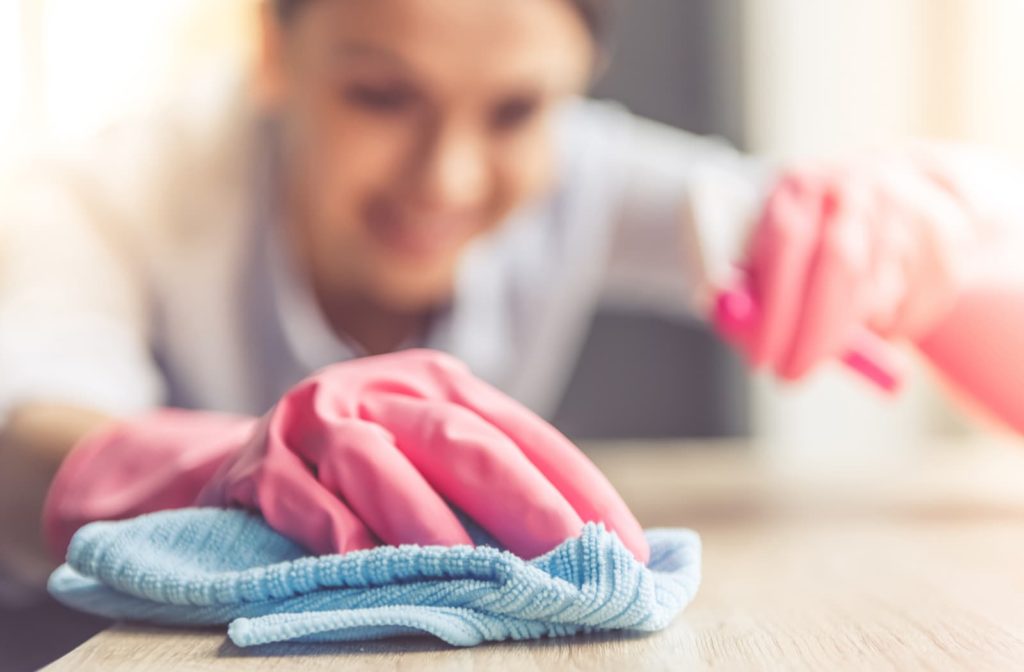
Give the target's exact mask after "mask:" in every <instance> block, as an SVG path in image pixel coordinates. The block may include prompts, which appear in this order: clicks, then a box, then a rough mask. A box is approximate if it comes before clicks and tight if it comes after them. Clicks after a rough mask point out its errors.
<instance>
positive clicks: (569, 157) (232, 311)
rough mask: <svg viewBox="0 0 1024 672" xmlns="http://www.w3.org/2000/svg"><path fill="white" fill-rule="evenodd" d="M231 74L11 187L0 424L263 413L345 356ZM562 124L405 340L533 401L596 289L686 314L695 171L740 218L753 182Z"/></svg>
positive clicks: (686, 148) (565, 372) (719, 160)
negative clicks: (529, 181) (64, 410)
mask: <svg viewBox="0 0 1024 672" xmlns="http://www.w3.org/2000/svg"><path fill="white" fill-rule="evenodd" d="M243 88H244V87H238V86H224V85H223V83H222V82H220V83H216V82H214V83H207V85H205V86H204V87H201V90H199V91H197V92H195V94H193V95H190V96H187V97H185V98H184V99H183V100H182V101H180V104H177V105H171V106H167V107H165V108H164V109H162V110H161V112H160V113H159V114H156V115H153V116H152V117H151V118H148V119H146V120H143V121H140V122H137V123H133V124H130V125H125V126H123V127H120V128H118V129H117V130H114V131H112V132H110V133H108V134H106V135H104V136H103V137H100V138H97V141H96V143H95V145H93V146H91V147H89V148H84V149H83V150H82V151H79V152H76V153H75V154H74V156H70V157H65V158H63V159H61V160H59V161H56V162H41V163H40V164H39V165H37V166H34V167H33V168H32V169H30V170H26V171H24V172H23V173H22V174H19V175H18V176H17V177H14V178H12V179H10V180H7V181H5V182H4V186H3V187H2V190H0V418H2V417H3V415H4V414H5V412H6V411H7V410H9V409H10V408H12V407H13V406H14V405H17V404H20V403H25V402H29V401H39V400H43V401H48V402H64V403H75V404H82V405H86V406H90V407H94V408H97V409H100V410H106V411H110V412H112V413H121V414H127V413H133V412H138V411H142V410H144V409H147V408H150V407H153V406H158V405H174V406H181V407H186V408H200V409H209V410H219V411H231V412H242V413H253V414H256V413H262V412H264V411H266V410H267V409H268V408H269V407H270V405H271V404H272V403H273V402H274V401H275V400H276V399H277V398H278V397H279V396H280V395H281V393H283V392H284V391H285V390H287V389H288V387H289V386H291V385H293V384H294V383H296V382H298V381H299V380H300V379H301V378H303V377H304V376H306V375H308V374H309V373H310V372H312V371H314V370H315V369H317V368H320V367H323V366H326V365H328V364H331V363H333V362H338V361H343V360H346V359H349V358H352V357H355V356H358V355H359V354H360V353H359V351H358V348H357V347H355V346H354V345H353V344H352V343H349V342H346V340H345V339H343V338H339V337H338V336H337V335H335V334H334V333H333V332H332V330H331V329H330V328H329V327H328V326H327V324H326V322H325V320H324V318H323V317H322V315H321V314H320V313H319V310H318V308H317V306H316V303H315V301H314V300H313V298H312V295H311V291H310V288H309V285H308V282H306V279H305V278H304V276H303V275H302V274H301V273H300V272H298V270H297V269H294V268H291V267H290V266H289V264H288V262H287V261H286V260H287V259H288V258H289V255H287V254H285V251H284V249H283V247H282V246H283V238H282V236H281V235H280V232H279V231H278V230H277V227H279V226H280V225H281V223H280V220H279V218H277V217H276V216H275V215H274V213H275V208H274V203H275V199H274V193H275V191H276V185H277V184H278V181H277V180H276V179H275V173H274V171H275V165H274V164H275V162H274V160H273V157H274V152H273V151H272V150H273V134H272V133H270V132H268V128H270V125H268V124H267V123H266V122H265V120H260V119H259V118H258V117H257V115H256V112H255V110H254V108H253V107H252V106H251V105H249V104H248V102H247V101H248V99H247V98H246V96H245V95H242V93H241V91H242V90H243ZM556 124H557V128H556V133H555V137H556V143H557V157H558V159H557V160H558V172H557V174H558V176H559V177H558V180H557V183H556V184H555V185H554V187H553V189H552V190H551V191H550V193H548V194H547V195H545V196H544V197H543V198H542V199H540V200H539V201H537V202H535V203H531V204H529V205H528V206H526V207H524V208H523V209H522V210H521V211H519V212H518V213H516V214H515V215H514V216H513V217H511V218H510V220H509V221H508V222H506V223H505V224H504V225H503V226H502V227H500V229H499V231H498V232H497V233H495V234H493V235H491V236H489V237H487V238H485V239H481V240H479V241H477V242H475V243H474V244H473V245H471V247H470V249H469V250H468V251H467V252H466V254H465V255H464V256H463V258H462V260H461V262H460V266H459V269H458V273H457V285H456V287H455V293H454V297H453V300H452V302H451V307H450V309H449V310H447V311H445V312H444V313H443V314H442V315H440V316H439V318H438V319H437V320H435V322H434V324H433V325H432V327H431V329H430V331H429V333H428V334H427V336H426V338H425V341H424V342H423V343H417V344H415V345H426V346H429V347H434V348H438V349H441V350H445V351H448V352H450V353H452V354H454V355H456V356H458V357H459V358H461V359H463V360H464V361H466V362H467V363H468V364H469V365H470V367H471V368H472V369H473V370H474V371H475V372H476V373H477V375H479V376H481V377H483V378H484V379H486V380H489V381H491V382H492V383H494V384H496V385H497V386H498V387H500V388H502V389H504V390H505V391H506V392H508V393H509V394H511V395H512V396H514V397H516V398H518V399H520V400H521V401H523V402H525V403H526V404H527V405H528V406H530V407H532V408H534V409H535V410H537V411H538V412H540V413H542V414H546V413H550V412H551V411H552V410H553V409H554V406H555V404H556V403H557V402H558V400H559V399H560V396H561V394H562V391H563V389H564V387H565V385H566V383H567V382H568V380H567V379H568V376H569V374H570V373H571V370H572V367H573V365H574V363H575V361H576V358H577V355H578V354H579V350H580V348H581V347H582V344H583V341H584V338H585V336H586V332H587V329H588V327H589V323H590V320H591V317H592V316H593V314H594V312H595V310H596V309H597V307H598V305H599V304H600V302H602V301H605V300H615V301H617V302H619V303H622V302H623V301H625V302H627V303H629V304H630V305H634V306H641V307H645V308H653V309H658V310H667V311H669V312H671V313H673V314H677V315H682V314H684V313H685V312H686V310H687V299H688V288H687V286H686V282H685V277H686V276H685V273H684V271H685V268H684V255H683V242H682V236H681V227H680V223H679V220H680V212H681V208H682V205H683V203H684V202H685V200H686V199H687V198H689V197H690V196H691V195H692V190H693V188H694V185H695V184H697V183H698V182H700V181H706V180H707V179H709V177H710V179H712V180H715V181H717V182H718V183H719V184H725V185H728V188H726V189H724V190H723V189H719V191H720V192H721V193H724V194H727V197H728V199H729V200H730V201H732V203H731V204H729V206H728V209H729V210H730V211H731V212H743V213H746V212H748V211H749V208H750V207H752V204H753V203H755V202H756V200H757V193H758V190H759V183H760V178H761V175H762V171H761V169H760V166H759V165H758V164H756V163H755V162H754V161H752V160H750V159H746V158H744V157H742V156H741V155H739V154H737V153H736V152H735V151H733V150H732V149H731V148H729V147H728V146H726V145H725V144H723V143H720V142H717V141H712V140H708V139H703V138H698V137H694V136H691V135H689V134H686V133H684V132H682V131H678V130H675V129H672V128H669V127H667V126H662V125H659V124H656V123H654V122H650V121H646V120H641V119H638V118H636V117H633V116H631V115H630V114H628V113H627V112H625V111H624V110H621V109H620V108H618V107H615V106H612V105H608V104H602V103H596V102H585V101H573V102H571V103H569V104H567V105H566V108H565V110H564V111H563V112H562V113H561V114H560V115H559V116H558V120H557V122H556ZM737 203H741V204H744V207H742V208H736V207H735V206H736V204H737ZM733 219H734V220H735V221H734V222H732V224H730V225H735V226H743V225H744V224H745V222H744V221H740V220H741V219H742V218H741V217H738V216H737V217H734V218H733ZM411 345H412V344H411Z"/></svg>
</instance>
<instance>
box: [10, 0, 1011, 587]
mask: <svg viewBox="0 0 1024 672" xmlns="http://www.w3.org/2000/svg"><path fill="white" fill-rule="evenodd" d="M602 5H603V3H602V2H599V1H598V0H515V1H500V2H486V3H482V2H478V1H477V0H450V1H446V2H445V3H436V2H430V1H429V0H315V1H314V0H279V1H278V2H276V3H274V5H273V7H272V8H271V9H270V10H269V11H268V12H267V13H266V16H265V20H264V22H263V41H262V59H261V61H260V68H259V72H258V77H257V78H256V81H255V85H254V86H253V87H252V88H250V89H249V90H247V91H246V92H244V95H239V96H235V97H233V98H232V100H231V101H230V102H226V101H225V100H223V98H224V97H223V96H218V95H217V94H221V93H223V90H224V89H223V87H222V86H215V87H214V92H213V94H212V95H211V94H210V92H209V91H207V92H205V93H204V95H202V96H200V97H198V98H194V99H189V100H187V101H186V102H185V104H184V105H182V107H181V108H180V109H176V110H169V111H168V112H167V113H166V115H165V116H164V117H161V118H159V119H154V120H152V123H151V124H150V125H147V126H143V127H141V128H138V129H134V130H125V131H122V132H121V133H120V134H119V135H113V136H110V137H108V138H106V139H105V140H104V144H103V146H102V153H103V156H102V157H100V158H102V162H97V157H96V156H95V155H93V156H89V157H86V158H85V159H83V160H82V161H81V162H80V163H78V164H63V165H64V166H65V167H64V169H63V170H65V171H66V172H64V173H61V174H60V175H58V176H56V177H55V175H54V173H53V171H52V170H51V171H49V172H48V174H47V176H46V177H45V178H43V179H32V178H26V181H25V182H24V183H23V184H22V186H21V187H20V188H19V189H18V190H17V193H16V194H15V195H14V196H15V197H14V198H12V199H11V201H12V202H11V204H10V205H9V207H8V208H7V209H6V210H5V213H4V215H3V223H4V225H5V227H6V228H5V230H4V234H5V236H6V238H7V241H6V243H7V246H6V249H7V250H8V252H9V254H8V258H6V259H5V260H4V272H5V273H6V274H7V282H6V283H5V284H4V289H3V294H2V296H0V305H2V310H3V324H4V328H3V331H2V335H0V339H2V343H0V361H2V362H3V367H4V374H3V380H2V381H0V399H2V403H0V408H3V410H4V412H5V416H6V423H5V430H4V444H3V445H4V449H3V459H4V460H5V464H4V465H2V467H3V468H2V470H0V471H2V473H3V475H4V477H5V478H8V479H11V480H13V481H15V482H17V483H19V485H20V487H19V488H18V491H19V495H18V498H17V502H16V503H15V502H11V503H7V504H5V505H4V506H3V507H2V508H3V511H4V514H5V516H6V517H7V518H8V521H6V522H5V524H4V526H3V534H4V539H3V544H2V545H3V547H4V548H6V549H11V551H15V550H17V551H21V552H23V553H24V554H26V555H25V556H23V557H31V554H32V553H35V554H36V555H38V554H39V553H41V549H40V548H39V546H40V544H38V542H36V543H33V541H34V540H35V539H36V538H37V537H38V536H39V535H38V532H37V523H36V521H38V519H39V512H40V510H42V508H43V496H44V493H45V492H46V490H47V488H50V496H49V500H48V502H47V505H46V528H47V535H48V537H49V541H50V544H51V547H52V548H53V549H54V550H55V551H57V552H58V553H59V552H60V551H61V550H62V547H63V546H64V545H66V543H67V540H68V538H69V536H70V534H71V533H72V532H73V531H74V529H76V528H77V527H78V526H79V525H81V524H84V523H85V522H88V521H89V520H93V519H97V518H105V517H120V516H126V515H134V514H137V513H141V512H144V511H147V510H153V509H155V508H166V507H169V506H186V505H189V504H191V503H205V504H234V505H239V504H240V505H244V506H249V507H252V508H256V509H259V510H260V511H261V512H262V513H263V515H264V516H265V517H266V518H267V519H268V521H269V522H270V523H271V524H272V525H273V526H274V527H276V528H277V529H278V530H280V531H281V532H283V533H285V534H288V535H290V536H292V537H294V538H296V539H298V540H299V541H301V542H302V543H304V544H305V545H306V546H307V547H308V548H310V549H311V550H313V551H317V552H327V551H345V550H349V549H352V548H362V547H365V546H368V545H372V544H374V543H377V542H378V541H379V540H383V541H386V542H389V543H401V542H418V543H462V542H464V541H466V540H467V539H468V537H466V535H465V531H464V529H463V528H462V525H461V523H460V522H459V521H458V519H457V517H456V516H455V515H454V514H453V513H452V511H451V509H450V506H449V505H456V506H457V507H458V508H462V509H464V510H465V511H466V512H467V513H468V514H469V515H470V516H471V517H473V518H475V519H476V520H477V521H478V522H481V523H483V524H484V526H485V527H487V528H488V529H489V530H490V531H491V532H493V533H495V534H496V536H498V538H499V539H500V540H502V541H503V542H504V543H505V544H506V545H507V546H509V547H510V548H512V549H513V550H515V551H517V552H520V553H522V554H523V555H534V554H536V553H539V552H542V551H543V550H546V549H547V548H550V547H551V546H553V545H554V544H555V543H557V541H558V540H560V539H562V538H564V537H565V536H566V535H570V534H573V533H574V531H576V530H578V529H579V526H580V525H581V524H582V521H583V520H602V521H604V522H605V523H606V524H607V525H609V527H611V528H612V529H615V530H616V531H618V532H619V533H620V536H622V538H623V539H624V541H625V542H626V543H627V545H628V546H629V547H630V548H631V550H633V552H634V553H635V554H636V555H637V556H638V557H641V558H642V557H645V555H646V547H645V545H644V543H643V539H642V536H641V535H640V534H639V526H638V525H637V524H636V521H635V520H634V519H633V518H632V516H631V515H630V514H629V512H628V510H627V509H626V507H625V505H624V504H623V503H622V502H621V500H619V499H618V497H617V496H616V495H615V493H614V492H613V491H612V489H611V487H610V486H609V485H608V484H607V482H606V481H604V480H603V478H602V477H601V476H600V474H598V473H596V470H594V469H593V467H592V466H591V465H589V463H587V462H586V460H585V459H583V458H582V457H580V456H579V454H578V453H576V452H575V451H574V449H573V448H572V447H571V446H569V445H568V443H567V442H566V441H565V439H564V438H563V437H561V436H560V435H558V434H557V432H554V430H552V429H551V428H550V427H549V426H547V425H545V424H544V423H543V422H541V421H539V420H538V419H537V418H536V417H534V416H532V415H531V414H529V413H528V412H527V411H526V410H525V408H524V407H522V406H519V405H518V404H517V403H515V402H513V401H511V400H510V399H508V398H506V397H504V396H502V395H500V394H498V393H497V392H496V391H494V390H493V389H492V388H490V387H489V386H487V385H486V384H484V383H483V382H481V381H480V380H479V379H478V378H476V377H475V376H473V375H470V374H469V373H468V371H469V369H471V370H472V371H473V372H474V374H476V376H479V377H480V378H483V379H485V380H488V381H490V382H491V383H493V384H495V385H496V386H498V387H499V388H501V389H502V390H504V391H505V392H506V393H508V394H510V395H512V396H513V397H515V398H517V399H519V400H520V401H522V402H525V404H526V405H528V406H530V407H532V408H534V409H535V410H538V411H541V412H544V411H545V410H547V409H548V408H549V405H550V402H551V401H552V400H553V399H554V398H555V396H554V395H557V393H558V391H559V386H560V384H561V383H562V382H563V378H564V374H565V370H564V367H563V363H565V362H569V361H572V360H573V358H574V357H573V355H574V354H575V351H576V349H577V348H578V347H579V344H580V339H581V336H582V333H583V331H584V329H585V325H586V323H587V318H588V317H589V315H590V314H591V313H592V311H593V310H594V307H595V305H596V302H597V300H598V297H599V294H600V292H601V290H602V288H603V287H604V286H605V285H606V284H607V283H608V282H609V280H610V279H612V278H616V277H618V278H622V277H625V278H644V279H645V280H644V281H645V282H649V283H650V286H649V287H648V289H650V288H651V287H655V288H661V289H663V288H664V287H665V286H668V287H671V288H673V291H671V292H669V294H670V299H669V300H672V301H679V302H683V301H684V297H685V296H686V294H687V292H686V291H685V286H684V282H683V278H684V277H685V273H686V270H687V269H686V268H685V264H684V262H683V259H684V256H685V255H684V254H683V248H684V242H683V241H684V234H683V229H684V226H683V225H684V222H683V221H682V219H681V216H680V213H681V212H683V211H684V210H686V208H685V207H684V206H685V205H686V204H687V203H689V202H691V201H693V200H694V199H695V198H696V194H697V192H698V190H700V189H703V188H704V187H705V186H706V185H709V184H712V185H715V188H714V189H711V190H710V191H711V192H713V193H717V194H719V195H720V196H722V199H723V202H722V203H721V208H717V209H715V211H716V212H719V213H721V212H726V211H733V212H742V213H744V214H743V215H742V216H737V217H735V218H734V219H735V221H728V222H726V224H725V225H727V226H734V227H741V226H743V225H744V224H745V223H746V218H747V215H749V214H751V213H753V214H757V213H760V215H759V217H757V220H756V221H757V226H756V227H755V229H754V231H753V233H752V235H751V237H750V245H749V247H748V254H747V258H746V260H745V265H744V268H745V274H746V282H747V283H748V284H749V288H750V291H751V293H752V297H753V299H754V305H753V307H754V308H756V311H755V312H754V313H753V314H752V315H748V316H747V318H746V319H744V320H736V319H731V318H735V317H736V316H735V315H732V316H730V315H729V314H728V313H723V314H722V315H721V319H720V320H719V326H720V327H721V328H722V329H723V331H724V332H725V333H726V334H727V335H728V337H729V338H730V339H731V340H733V342H735V343H736V344H737V345H738V346H739V347H741V348H742V349H743V350H744V352H745V353H746V354H747V355H748V356H749V358H750V360H751V362H752V363H753V364H754V365H756V366H760V367H767V368H770V369H771V370H773V371H775V372H776V373H777V374H778V375H780V376H782V377H784V378H787V379H792V378H799V377H801V376H803V375H805V374H806V373H807V372H809V371H810V370H812V369H813V368H814V367H815V366H816V365H817V364H819V363H821V362H823V361H827V360H829V359H832V358H833V357H835V356H836V355H837V354H839V353H841V352H842V351H843V350H844V349H845V348H846V346H847V345H848V344H849V341H850V338H851V334H852V333H854V332H855V331H856V330H857V329H861V328H864V329H871V330H872V331H874V332H876V333H877V334H881V335H883V336H885V337H887V338H891V339H911V340H913V341H914V342H915V343H917V344H918V345H919V347H920V348H921V350H922V351H923V352H924V353H925V354H926V355H928V356H930V357H931V358H932V360H933V361H934V362H935V363H936V365H937V366H938V367H940V368H941V369H943V370H944V371H946V373H948V374H949V377H950V378H951V379H952V380H953V381H954V382H955V383H958V384H959V385H960V387H961V389H962V390H963V391H964V392H966V393H967V394H969V395H971V396H973V397H974V399H975V400H976V401H978V402H981V403H982V404H984V405H986V406H987V407H988V408H989V409H991V410H992V411H994V412H995V413H997V414H999V415H1000V416H1001V417H1002V418H1003V419H1004V420H1006V421H1008V422H1011V423H1015V425H1016V426H1017V427H1018V428H1024V408H1022V403H1021V401H1020V400H1019V399H1018V398H1017V397H1015V396H1014V395H1013V394H1012V385H1013V381H1014V380H1016V379H1018V376H1016V375H1015V371H1014V367H1017V369H1019V367H1020V364H1018V363H1017V362H1016V361H1012V360H1010V358H1009V357H1008V354H1007V356H1004V357H1003V358H1001V359H1000V361H996V360H994V359H993V358H992V357H980V356H978V352H979V351H980V350H979V348H984V351H985V352H990V353H995V352H1002V353H1010V352H1013V351H1014V350H1013V349H1016V351H1018V352H1019V349H1020V346H1019V345H1018V343H1017V341H1019V340H1020V339H1019V338H1018V337H1017V336H1016V334H1019V333H1024V324H1022V323H1021V320H1022V318H1021V315H1022V313H1024V310H1021V305H1022V304H1021V297H1022V287H1024V284H1022V283H1020V281H1019V279H1016V278H1013V277H1011V276H1010V275H1009V274H1008V273H1007V274H1005V275H1004V273H1003V271H1004V265H1003V264H1002V262H1001V261H1000V259H999V257H1000V254H999V253H998V252H1000V251H1005V250H1008V249H1011V248H1010V244H1009V242H1008V241H1009V238H1008V236H1007V235H1005V234H1004V233H1002V230H1001V226H1000V225H1001V223H1002V222H1003V220H1004V219H1006V218H1007V217H1010V216H1011V215H1010V214H1009V211H1008V210H1006V209H1004V208H1003V206H1002V205H1001V204H1000V203H998V202H997V200H996V199H993V198H991V196H990V193H997V194H998V193H1009V192H1006V191H1005V190H1004V191H1003V192H1000V191H999V190H993V189H991V184H990V182H988V181H987V180H982V181H981V183H982V186H984V187H985V189H983V190H978V189H975V188H974V187H975V186H977V185H976V184H974V183H973V182H972V181H971V179H969V178H971V177H977V176H979V175H980V176H982V177H987V176H988V175H990V174H994V173H992V170H993V169H991V168H990V167H988V166H987V164H986V166H985V167H984V168H981V167H978V165H976V164H974V163H971V162H968V161H967V159H965V158H962V157H952V156H951V155H949V152H947V151H945V150H941V151H940V150H938V149H934V148H919V149H914V150H907V151H905V152H902V153H900V154H894V155H893V156H891V157H875V158H873V159H871V160H870V161H861V162H857V163H852V162H851V163H850V164H849V165H845V166H839V167H825V166H821V167H815V166H811V167H803V168H799V169H794V170H789V171H785V172H783V173H782V174H781V176H777V177H775V178H773V179H768V178H767V177H766V176H765V174H764V172H763V170H762V169H761V168H760V167H758V166H757V165H756V164H754V163H753V162H752V161H750V160H748V159H745V158H743V157H741V156H738V155H736V154H735V153H733V152H732V151H730V150H729V149H727V148H725V147H722V146H720V145H718V144H715V143H712V142H708V141H705V140H701V139H697V138H693V137H690V136H688V135H686V134H684V133H682V132H679V131H675V130H671V129H667V128H663V127H660V126H657V125H655V124H653V123H651V122H646V121H642V120H638V119H635V118H632V117H630V116H629V115H627V114H625V113H624V112H621V111H619V110H616V109H613V108H608V107H604V106H601V105H599V104H595V103H588V102H582V101H580V100H579V99H578V98H577V96H578V95H579V94H581V93H582V91H583V90H584V89H585V87H586V85H587V83H588V80H589V79H590V77H591V74H592V72H593V70H594V67H595V63H596V62H597V60H598V55H599V47H598V45H599V38H600V34H601V31H602V29H603V26H604V21H605V17H604V11H603V9H602ZM742 203H749V204H750V208H751V210H745V209H744V208H740V207H737V204H742ZM1017 249H1020V248H1017ZM975 267H983V268H984V270H985V274H984V276H983V275H982V274H979V273H975V271H974V269H975ZM1010 267H1011V265H1010V264H1007V265H1005V268H1007V269H1008V268H1010ZM654 293H657V292H654ZM661 293H664V292H661ZM409 346H428V347H431V348H434V349H436V350H441V351H447V352H450V353H452V354H454V355H456V356H457V357H458V359H461V360H463V361H464V362H466V363H467V364H468V369H467V368H466V367H464V366H463V365H461V364H459V363H458V362H456V361H454V360H452V359H449V358H447V357H443V356H439V355H435V354H431V353H426V352H422V351H412V352H408V353H404V354H400V355H397V356H396V355H391V356H387V357H383V358H379V359H378V358H367V359H362V360H359V361H356V362H347V363H342V364H340V365H336V366H329V365H332V364H333V363H336V362H346V360H352V359H354V358H356V357H359V356H362V355H374V354H380V353H388V352H392V351H395V350H403V349H406V348H407V347H409ZM1019 359H1020V358H1018V360H1019ZM323 367H328V368H326V369H323ZM318 370H319V371H320V373H317V374H314V375H313V376H312V377H308V378H307V376H310V374H311V373H312V372H314V371H318ZM304 379H305V380H304ZM303 380H304V382H300V381H303ZM410 400H412V401H410ZM159 406H175V407H179V408H182V409H194V410H178V411H173V412H159V413H156V414H145V415H141V416H136V414H138V413H139V412H141V411H146V410H147V409H152V408H154V407H159ZM268 408H271V410H270V411H269V412H266V410H267V409H268ZM209 411H217V412H221V413H225V412H227V413H233V414H239V415H230V416H227V415H212V414H210V413H209ZM264 412H266V415H264V416H263V418H262V420H260V421H258V422H257V421H256V419H255V418H254V417H253V416H255V415H257V414H260V413H264ZM128 416H135V417H132V418H131V419H129V420H118V418H126V417H128ZM424 446H426V447H427V448H428V449H429V450H428V449H427V448H424ZM69 453H70V457H67V456H68V455H69ZM62 462H63V463H64V466H63V468H61V472H60V475H59V476H58V477H57V479H56V482H55V484H54V485H53V486H52V487H50V483H51V480H52V479H53V474H54V472H55V471H56V470H57V467H58V465H60V464H61V463H62ZM2 490H4V491H7V492H13V490H11V489H10V488H2ZM9 554H10V555H15V554H14V553H9ZM14 559H15V560H17V558H14ZM29 566H36V567H38V566H39V565H38V563H36V564H32V563H29Z"/></svg>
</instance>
